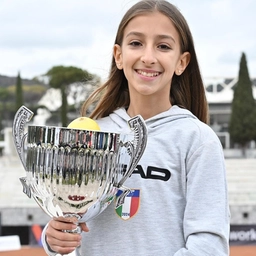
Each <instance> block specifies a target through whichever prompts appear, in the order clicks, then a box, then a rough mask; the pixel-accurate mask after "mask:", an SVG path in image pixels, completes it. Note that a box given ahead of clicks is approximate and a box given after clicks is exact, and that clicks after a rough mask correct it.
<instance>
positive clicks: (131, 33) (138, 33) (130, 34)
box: [126, 31, 175, 43]
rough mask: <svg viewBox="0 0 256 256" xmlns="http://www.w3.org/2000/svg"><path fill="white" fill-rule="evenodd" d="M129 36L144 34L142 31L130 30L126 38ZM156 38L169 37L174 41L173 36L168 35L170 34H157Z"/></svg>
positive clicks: (142, 35) (141, 35)
mask: <svg viewBox="0 0 256 256" xmlns="http://www.w3.org/2000/svg"><path fill="white" fill-rule="evenodd" d="M129 36H139V37H145V35H144V34H143V33H141V32H136V31H132V32H130V33H128V34H127V35H126V38H127V37H129ZM157 38H159V39H171V40H172V41H173V42H174V43H175V40H174V38H173V37H172V36H170V35H157Z"/></svg>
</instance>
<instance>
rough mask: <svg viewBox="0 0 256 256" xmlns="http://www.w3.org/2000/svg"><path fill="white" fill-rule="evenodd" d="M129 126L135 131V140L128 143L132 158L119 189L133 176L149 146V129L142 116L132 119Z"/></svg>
mask: <svg viewBox="0 0 256 256" xmlns="http://www.w3.org/2000/svg"><path fill="white" fill-rule="evenodd" d="M128 124H129V126H130V128H131V130H133V131H134V140H133V142H131V141H129V142H128V146H127V151H128V153H129V155H130V156H131V158H130V163H129V165H128V167H127V170H126V172H125V174H124V176H123V178H122V179H121V180H120V181H119V183H118V188H120V187H121V186H122V185H123V184H124V182H125V181H126V180H127V178H128V177H130V176H131V174H132V172H133V171H134V169H135V168H136V166H137V164H138V162H139V160H140V159H141V157H142V155H143V153H144V150H145V148H146V145H147V127H146V124H145V122H144V120H143V118H142V117H141V116H140V115H137V116H135V117H133V118H131V119H130V120H129V121H128Z"/></svg>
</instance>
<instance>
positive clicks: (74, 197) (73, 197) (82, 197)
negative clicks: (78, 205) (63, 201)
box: [68, 195, 85, 202]
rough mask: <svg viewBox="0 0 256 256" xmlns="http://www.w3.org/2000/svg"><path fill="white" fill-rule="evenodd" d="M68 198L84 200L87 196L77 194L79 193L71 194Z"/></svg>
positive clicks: (76, 200)
mask: <svg viewBox="0 0 256 256" xmlns="http://www.w3.org/2000/svg"><path fill="white" fill-rule="evenodd" d="M68 199H69V200H71V201H75V202H78V201H83V200H84V199H85V196H77V195H73V196H71V195H69V196H68Z"/></svg>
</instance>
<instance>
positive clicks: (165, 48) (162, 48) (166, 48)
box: [157, 44, 171, 51]
mask: <svg viewBox="0 0 256 256" xmlns="http://www.w3.org/2000/svg"><path fill="white" fill-rule="evenodd" d="M157 48H159V49H160V50H165V51H167V50H171V47H170V46H169V45H167V44H160V45H158V46H157Z"/></svg>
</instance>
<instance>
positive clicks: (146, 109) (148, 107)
mask: <svg viewBox="0 0 256 256" xmlns="http://www.w3.org/2000/svg"><path fill="white" fill-rule="evenodd" d="M171 106H172V105H171V103H170V102H168V103H167V104H166V103H163V102H159V101H158V102H154V101H151V102H139V103H138V102H136V104H133V102H132V101H131V103H130V105H129V107H128V109H127V114H128V115H129V116H130V117H134V116H136V115H141V116H142V117H143V119H144V120H147V119H149V118H151V117H153V116H155V115H157V114H160V113H162V112H164V111H167V110H168V109H170V108H171Z"/></svg>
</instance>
